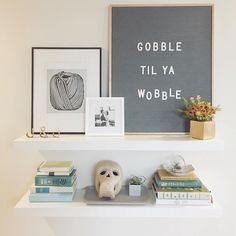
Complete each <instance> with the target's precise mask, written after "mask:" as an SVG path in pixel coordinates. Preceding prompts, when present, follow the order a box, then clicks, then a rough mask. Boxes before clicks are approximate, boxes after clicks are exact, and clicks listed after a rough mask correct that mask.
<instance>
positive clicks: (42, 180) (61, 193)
mask: <svg viewBox="0 0 236 236" xmlns="http://www.w3.org/2000/svg"><path fill="white" fill-rule="evenodd" d="M76 186H77V175H76V169H74V165H73V162H72V161H45V162H43V163H41V165H40V166H39V167H38V169H37V174H36V176H35V183H34V186H33V187H32V188H31V191H30V195H29V201H30V202H70V201H72V200H73V197H74V195H75V192H76Z"/></svg>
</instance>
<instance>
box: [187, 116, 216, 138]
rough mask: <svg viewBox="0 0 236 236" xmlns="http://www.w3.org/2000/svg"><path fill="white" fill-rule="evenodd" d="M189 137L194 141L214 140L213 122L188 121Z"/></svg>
mask: <svg viewBox="0 0 236 236" xmlns="http://www.w3.org/2000/svg"><path fill="white" fill-rule="evenodd" d="M190 136H191V137H192V138H196V139H212V138H214V137H215V122H214V121H195V120H190Z"/></svg>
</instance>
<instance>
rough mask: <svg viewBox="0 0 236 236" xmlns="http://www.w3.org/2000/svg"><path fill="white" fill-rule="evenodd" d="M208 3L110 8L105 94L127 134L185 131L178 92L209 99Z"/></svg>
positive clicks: (210, 13)
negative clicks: (121, 105) (118, 101)
mask: <svg viewBox="0 0 236 236" xmlns="http://www.w3.org/2000/svg"><path fill="white" fill-rule="evenodd" d="M212 25H213V6H212V5H209V4H208V5H159V6H158V5H115V6H111V7H110V55H109V79H110V81H109V95H110V96H112V97H125V132H126V133H134V134H135V133H136V134H138V133H149V134H150V133H165V134H166V133H175V134H176V133H187V132H189V122H186V120H185V119H183V118H182V116H181V114H180V113H178V112H177V109H178V108H181V107H182V104H183V103H182V101H181V99H182V97H187V98H188V97H192V96H194V97H195V96H197V95H200V96H201V97H202V98H204V99H206V100H208V101H212V64H213V56H212V54H213V52H212V51H213V50H212V45H213V43H212Z"/></svg>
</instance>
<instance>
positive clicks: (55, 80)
mask: <svg viewBox="0 0 236 236" xmlns="http://www.w3.org/2000/svg"><path fill="white" fill-rule="evenodd" d="M83 101H84V81H83V78H82V77H81V76H80V75H79V74H76V73H71V72H65V71H61V72H59V73H57V74H55V75H53V76H52V78H51V80H50V102H51V105H52V106H53V108H55V109H56V110H69V111H72V110H77V109H79V108H80V107H81V106H82V104H83Z"/></svg>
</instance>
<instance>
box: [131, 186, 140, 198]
mask: <svg viewBox="0 0 236 236" xmlns="http://www.w3.org/2000/svg"><path fill="white" fill-rule="evenodd" d="M129 196H133V197H139V196H141V185H132V184H129Z"/></svg>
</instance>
